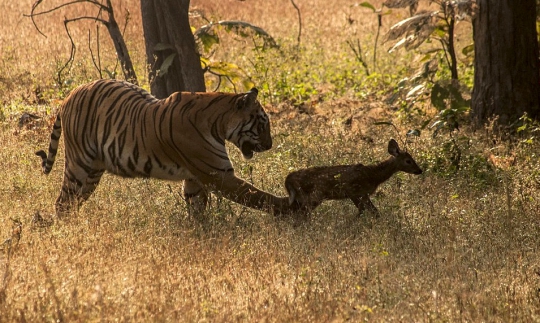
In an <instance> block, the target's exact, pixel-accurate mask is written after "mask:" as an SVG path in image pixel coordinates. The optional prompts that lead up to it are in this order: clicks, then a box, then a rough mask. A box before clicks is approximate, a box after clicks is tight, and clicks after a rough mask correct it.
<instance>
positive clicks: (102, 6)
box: [23, 0, 109, 18]
mask: <svg viewBox="0 0 540 323" xmlns="http://www.w3.org/2000/svg"><path fill="white" fill-rule="evenodd" d="M41 2H43V0H38V1H36V2H35V3H34V4H33V5H32V11H31V13H30V14H29V15H28V14H23V16H24V17H30V18H33V17H36V16H41V15H45V14H48V13H51V12H53V11H56V10H59V9H61V8H64V7H67V6H70V5H73V4H76V3H82V2H85V3H90V4H93V5H95V6H97V7H98V8H99V9H100V10H105V11H107V12H109V8H107V6H104V5H102V4H101V3H99V2H97V1H93V0H74V1H70V2H67V3H63V4H61V5H59V6H56V7H54V8H51V9H48V10H44V11H40V12H37V13H34V11H35V9H36V8H37V6H39V5H40V4H41Z"/></svg>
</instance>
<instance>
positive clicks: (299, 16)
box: [290, 0, 302, 47]
mask: <svg viewBox="0 0 540 323" xmlns="http://www.w3.org/2000/svg"><path fill="white" fill-rule="evenodd" d="M290 1H291V3H292V5H293V7H294V9H296V13H297V14H298V37H297V44H296V46H297V47H300V36H302V16H301V15H300V8H298V6H297V5H296V3H294V0H290Z"/></svg>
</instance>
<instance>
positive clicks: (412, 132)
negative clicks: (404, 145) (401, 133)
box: [407, 129, 420, 137]
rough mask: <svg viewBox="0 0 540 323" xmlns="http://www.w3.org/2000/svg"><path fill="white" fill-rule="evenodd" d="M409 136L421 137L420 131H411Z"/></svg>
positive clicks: (408, 132)
mask: <svg viewBox="0 0 540 323" xmlns="http://www.w3.org/2000/svg"><path fill="white" fill-rule="evenodd" d="M407 136H416V137H420V130H418V129H411V130H409V131H407Z"/></svg>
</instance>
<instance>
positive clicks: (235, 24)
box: [193, 20, 278, 48]
mask: <svg viewBox="0 0 540 323" xmlns="http://www.w3.org/2000/svg"><path fill="white" fill-rule="evenodd" d="M216 27H222V28H223V29H224V30H225V31H227V32H234V33H236V34H237V35H239V36H241V37H251V36H252V35H255V36H258V37H261V38H262V39H264V41H265V43H266V44H269V46H271V47H278V46H277V43H276V41H275V40H274V38H272V36H270V35H269V34H268V33H267V32H266V31H265V30H264V29H262V28H261V27H258V26H255V25H252V24H250V23H248V22H245V21H239V20H222V21H218V22H213V23H210V24H208V25H204V26H202V27H201V28H199V29H197V30H196V31H195V32H194V33H193V36H195V38H196V39H199V40H201V42H202V43H203V44H204V46H205V48H207V44H210V46H211V45H213V44H216V43H219V37H218V36H217V34H216ZM208 37H211V38H213V39H204V38H208Z"/></svg>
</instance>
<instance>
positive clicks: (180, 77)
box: [141, 0, 206, 98]
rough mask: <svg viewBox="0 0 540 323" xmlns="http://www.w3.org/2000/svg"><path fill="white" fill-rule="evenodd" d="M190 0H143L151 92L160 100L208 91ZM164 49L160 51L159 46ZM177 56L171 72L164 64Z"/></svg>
mask: <svg viewBox="0 0 540 323" xmlns="http://www.w3.org/2000/svg"><path fill="white" fill-rule="evenodd" d="M189 2H190V1H189V0H181V1H174V0H154V1H153V0H141V11H142V21H143V31H144V38H145V46H146V57H147V63H148V67H149V75H148V76H149V80H150V90H151V92H152V94H153V95H155V96H156V97H158V98H165V97H168V96H169V95H170V94H172V93H174V92H178V91H192V92H205V91H206V86H205V83H204V72H203V70H202V68H201V62H200V57H199V55H198V54H197V50H196V45H195V38H194V37H193V34H192V33H191V28H190V25H189V17H188V11H189ZM158 44H161V45H163V46H161V48H164V47H165V46H167V48H166V49H161V48H160V50H156V45H158ZM173 54H175V57H174V60H173V63H172V65H171V66H170V67H169V69H168V71H167V73H165V74H164V73H163V72H162V73H158V71H159V69H160V67H161V66H162V64H163V61H164V60H165V59H166V58H167V57H169V56H170V55H173Z"/></svg>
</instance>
